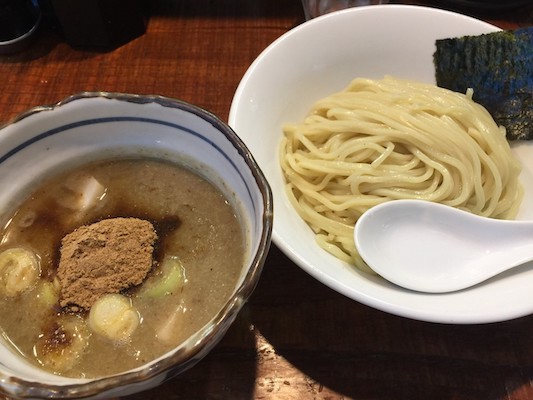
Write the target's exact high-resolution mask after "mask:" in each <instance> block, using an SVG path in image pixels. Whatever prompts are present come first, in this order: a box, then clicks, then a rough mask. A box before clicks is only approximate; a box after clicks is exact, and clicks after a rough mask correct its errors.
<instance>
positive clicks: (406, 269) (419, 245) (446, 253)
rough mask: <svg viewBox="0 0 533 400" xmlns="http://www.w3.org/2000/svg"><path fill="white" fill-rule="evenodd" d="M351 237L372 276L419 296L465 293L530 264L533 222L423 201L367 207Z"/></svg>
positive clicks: (400, 201) (396, 202)
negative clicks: (485, 214) (491, 279)
mask: <svg viewBox="0 0 533 400" xmlns="http://www.w3.org/2000/svg"><path fill="white" fill-rule="evenodd" d="M354 239H355V245H356V247H357V249H358V251H359V254H360V255H361V257H362V258H363V260H365V262H366V263H367V264H368V265H369V266H370V267H371V268H372V269H373V270H374V271H375V272H376V273H378V274H379V275H381V276H382V277H383V278H385V279H387V280H389V281H390V282H392V283H395V284H397V285H399V286H402V287H404V288H407V289H412V290H416V291H420V292H429V293H443V292H452V291H456V290H460V289H465V288H467V287H470V286H473V285H475V284H477V283H480V282H483V281H484V280H486V279H488V278H491V277H493V276H495V275H497V274H500V273H502V272H504V271H506V270H508V269H510V268H514V267H516V266H519V265H522V264H524V263H526V262H527V261H530V260H533V222H529V221H507V220H498V219H492V218H486V217H480V216H477V215H474V214H471V213H469V212H466V211H461V210H458V209H456V208H453V207H449V206H445V205H442V204H438V203H432V202H428V201H422V200H394V201H390V202H387V203H383V204H380V205H378V206H375V207H373V208H371V209H370V210H368V211H367V212H365V213H364V214H363V215H362V216H361V217H360V218H359V220H358V221H357V223H356V225H355V230H354Z"/></svg>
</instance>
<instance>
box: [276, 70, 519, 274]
mask: <svg viewBox="0 0 533 400" xmlns="http://www.w3.org/2000/svg"><path fill="white" fill-rule="evenodd" d="M279 158H280V164H281V168H282V170H283V173H284V176H285V182H286V189H287V193H288V195H289V199H290V201H291V203H292V205H293V206H294V207H295V208H296V210H297V212H298V213H299V215H300V216H301V217H302V218H303V219H304V220H305V221H306V222H307V223H308V224H309V226H310V227H311V228H312V229H313V231H314V233H315V235H316V240H317V243H318V244H319V245H320V246H321V247H322V248H324V249H325V250H326V251H328V252H330V253H331V254H333V255H335V256H336V257H338V258H339V259H341V260H344V261H346V262H348V263H350V264H354V265H355V266H356V267H358V268H359V269H361V270H364V271H370V270H369V268H368V266H367V265H366V264H365V263H364V261H363V260H362V259H361V257H360V256H359V255H358V253H357V250H356V248H355V244H354V240H353V230H354V225H355V222H356V221H357V219H358V218H359V217H360V216H361V215H362V214H363V213H364V212H365V211H366V210H368V209H369V208H371V207H372V206H375V205H377V204H380V203H383V202H386V201H390V200H395V199H420V200H427V201H433V202H439V203H442V204H446V205H449V206H453V207H457V208H460V209H463V210H467V211H470V212H472V213H475V214H478V215H482V216H487V217H493V218H501V219H510V218H514V217H515V215H516V213H517V211H518V207H519V205H520V201H521V198H522V188H521V185H520V182H519V179H518V176H519V174H520V170H521V166H520V164H519V162H518V161H517V160H516V159H515V157H514V155H513V154H512V152H511V149H510V146H509V144H508V142H507V140H506V138H505V128H503V127H499V126H498V125H497V124H496V123H495V122H494V120H493V118H492V117H491V115H490V114H489V113H488V111H487V110H486V109H485V108H484V107H482V106H481V105H479V104H477V103H476V102H474V101H473V100H472V91H471V90H469V91H468V92H467V93H466V94H462V93H456V92H452V91H450V90H447V89H443V88H439V87H437V86H434V85H431V84H425V83H420V82H414V81H408V80H400V79H395V78H393V77H385V78H384V79H381V80H370V79H363V78H358V79H355V80H353V81H352V82H351V83H350V85H349V86H348V87H347V88H346V89H345V90H344V91H341V92H339V93H335V94H332V95H330V96H328V97H326V98H324V99H322V100H319V101H318V102H316V103H315V104H314V106H313V107H312V109H311V111H310V113H309V115H308V116H307V117H306V118H305V120H304V121H303V122H302V123H300V124H291V125H286V126H285V127H284V137H283V140H282V143H281V146H280V157H279Z"/></svg>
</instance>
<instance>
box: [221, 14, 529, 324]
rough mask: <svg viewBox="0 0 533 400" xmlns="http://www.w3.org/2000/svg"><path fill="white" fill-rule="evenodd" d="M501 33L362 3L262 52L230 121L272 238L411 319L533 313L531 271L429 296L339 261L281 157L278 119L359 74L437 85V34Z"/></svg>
mask: <svg viewBox="0 0 533 400" xmlns="http://www.w3.org/2000/svg"><path fill="white" fill-rule="evenodd" d="M497 30H499V29H498V28H497V27H495V26H492V25H490V24H488V23H485V22H482V21H479V20H476V19H473V18H470V17H467V16H464V15H460V14H456V13H452V12H448V11H443V10H439V9H434V8H428V7H418V6H405V5H378V6H369V7H356V8H351V9H347V10H343V11H338V12H334V13H331V14H326V15H324V16H321V17H318V18H316V19H313V20H310V21H307V22H305V23H303V24H302V25H300V26H298V27H296V28H294V29H293V30H291V31H289V32H288V33H286V34H285V35H283V36H281V37H280V38H279V39H278V40H276V41H275V42H274V43H272V44H271V45H270V46H269V47H268V48H267V49H265V50H264V51H263V52H262V53H261V54H260V55H259V56H258V58H257V59H256V60H255V61H254V63H253V64H252V65H251V66H250V68H249V69H248V71H247V72H246V74H245V75H244V77H243V78H242V80H241V83H240V85H239V86H238V88H237V91H236V93H235V96H234V99H233V102H232V105H231V110H230V116H229V124H230V125H231V126H232V127H233V128H234V129H235V131H236V132H237V134H238V135H239V136H240V137H241V138H242V139H243V141H244V142H245V143H246V145H247V146H248V148H249V149H250V150H251V152H252V153H253V154H254V157H255V158H256V160H257V161H258V163H259V165H260V166H261V168H262V170H263V172H264V173H265V175H266V177H267V179H268V181H269V183H270V185H271V187H272V191H273V195H274V203H275V216H274V230H273V240H274V242H275V243H276V245H277V246H279V247H280V249H281V250H282V251H283V252H284V253H285V254H287V255H288V257H290V258H291V259H292V260H293V261H294V262H295V263H296V264H298V265H299V266H300V267H301V268H303V269H304V270H305V271H307V272H308V273H310V274H311V275H312V276H314V277H315V278H317V279H318V280H320V281H321V282H323V283H324V284H326V285H327V286H329V287H331V288H333V289H334V290H336V291H338V292H340V293H342V294H344V295H346V296H348V297H350V298H352V299H355V300H357V301H360V302H362V303H364V304H367V305H370V306H372V307H375V308H378V309H381V310H384V311H388V312H391V313H394V314H398V315H402V316H406V317H410V318H415V319H421V320H428V321H435V322H447V323H451V322H455V323H476V322H490V321H497V320H502V319H509V318H513V317H517V316H521V315H525V314H528V313H530V312H533V305H532V304H531V302H530V301H529V300H527V299H528V298H530V295H529V290H530V289H529V288H528V287H527V285H531V283H532V282H531V280H533V275H531V274H529V275H528V278H529V281H528V284H527V285H525V284H524V283H523V282H521V279H523V278H524V275H523V274H522V275H520V278H517V277H516V275H512V274H511V275H510V276H506V277H505V279H503V280H502V279H500V280H495V281H491V282H488V283H486V284H484V285H482V286H479V287H476V288H473V289H471V290H468V291H463V292H458V293H455V294H445V295H423V294H419V293H415V292H410V291H407V290H403V289H401V288H399V287H396V286H393V285H391V284H389V283H388V282H386V281H385V280H383V279H382V278H380V277H377V276H371V275H368V274H365V273H361V272H359V271H357V270H356V269H355V268H353V267H351V266H350V265H348V264H346V263H343V262H341V261H339V260H337V259H336V258H334V257H333V256H331V255H330V254H328V253H326V252H325V251H324V250H322V249H321V248H319V247H318V246H317V245H316V243H315V240H314V235H313V233H312V232H311V230H310V228H309V227H308V226H307V225H306V223H305V222H303V220H302V219H301V218H300V217H299V216H298V215H297V213H296V211H295V210H294V209H293V208H292V206H291V205H290V203H289V201H288V199H287V196H286V194H285V190H284V188H283V176H282V172H281V169H280V167H279V162H278V153H279V143H280V140H281V137H282V125H283V124H284V123H288V122H292V123H297V122H300V121H302V120H303V118H304V117H305V115H306V113H307V112H308V110H309V109H310V107H311V105H312V104H313V103H314V102H315V101H316V100H318V99H320V98H322V97H324V96H326V95H329V94H331V93H334V92H336V91H340V90H342V89H344V88H345V87H346V86H347V85H348V83H349V82H350V81H351V80H352V79H354V78H356V77H366V78H375V79H379V78H383V77H384V76H385V75H393V76H396V77H399V78H407V79H414V80H418V81H423V82H428V83H435V77H434V76H435V74H434V66H433V53H434V51H435V49H436V46H435V40H437V39H443V38H449V37H457V36H463V35H477V34H482V33H488V32H494V31H497ZM515 151H517V152H518V153H521V154H523V155H522V156H520V154H519V157H521V158H522V159H526V160H527V156H526V154H531V153H530V151H531V149H530V147H529V146H528V145H526V146H525V148H520V149H518V148H517V149H515ZM529 157H531V156H529ZM526 164H527V163H526ZM529 164H531V162H529ZM531 171H533V167H531V166H527V165H526V170H525V171H524V174H523V176H524V179H523V181H525V182H524V183H525V185H526V198H527V197H528V196H529V197H530V198H531V196H532V195H533V183H532V182H533V181H532V180H531V176H532V174H531ZM528 193H529V195H528ZM528 216H529V217H531V216H533V210H525V209H523V210H522V212H521V218H526V217H528ZM517 288H518V290H516V289H517ZM502 292H503V293H507V292H512V293H513V294H512V296H510V297H509V296H507V297H506V296H502V297H503V298H505V299H504V300H502V298H501V297H499V296H495V293H498V294H499V293H502Z"/></svg>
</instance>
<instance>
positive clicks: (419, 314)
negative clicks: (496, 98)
mask: <svg viewBox="0 0 533 400" xmlns="http://www.w3.org/2000/svg"><path fill="white" fill-rule="evenodd" d="M376 27H386V29H378V28H376ZM498 30H499V28H497V27H495V26H493V25H490V24H488V23H485V22H482V21H480V20H477V19H474V18H471V17H467V16H464V15H461V14H457V13H453V12H449V11H444V10H439V9H435V8H427V7H419V6H406V5H380V6H371V7H357V8H352V9H348V10H343V11H338V12H334V13H331V14H327V15H324V16H322V17H319V18H316V19H314V20H311V21H307V22H305V23H303V24H301V25H299V26H297V27H296V28H294V29H292V30H290V31H289V32H287V33H286V34H284V35H283V36H281V37H280V38H278V39H277V40H276V41H275V42H273V43H272V44H271V45H270V46H268V47H267V48H266V49H265V50H264V51H263V52H262V53H261V54H260V55H259V56H258V57H257V59H256V60H255V61H254V62H253V64H252V65H251V66H250V68H249V69H248V71H247V72H246V73H245V75H244V76H243V78H242V80H241V82H240V84H239V86H238V88H237V90H236V93H235V96H234V99H233V102H232V105H231V110H230V116H229V123H230V125H231V126H232V127H233V129H235V131H236V132H237V133H238V134H239V135H240V137H241V138H242V139H243V141H244V142H245V143H246V144H247V146H248V147H249V148H250V149H251V151H252V153H253V154H254V156H255V158H256V159H257V160H258V163H259V164H260V165H261V168H262V170H263V171H264V172H265V175H266V177H267V179H268V180H269V183H270V185H271V187H272V190H273V194H274V203H275V216H274V227H273V241H274V243H275V244H276V245H277V246H278V247H279V248H280V249H281V250H282V251H283V252H284V253H285V254H286V255H287V256H288V257H289V258H290V259H291V260H292V261H294V263H295V264H296V265H298V266H299V267H301V268H302V269H303V270H305V271H306V272H307V273H309V274H310V275H312V276H313V277H315V278H316V279H318V280H319V281H320V282H322V283H323V284H325V285H327V286H328V287H330V288H332V289H333V290H335V291H337V292H339V293H341V294H343V295H345V296H347V297H349V298H351V299H353V300H356V301H358V302H361V303H363V304H366V305H368V306H371V307H374V308H376V309H380V310H383V311H386V312H390V313H393V314H396V315H400V316H404V317H408V318H413V319H418V320H424V321H431V322H440V323H461V324H469V323H484V322H495V321H502V320H507V319H512V318H517V317H520V316H524V315H528V314H530V313H531V312H533V304H531V302H530V301H529V300H528V299H529V298H530V295H529V293H530V285H531V284H533V268H532V267H533V265H531V264H526V265H524V266H522V267H520V268H519V269H518V270H517V271H514V272H510V273H506V274H503V275H500V276H499V277H497V278H494V279H491V280H489V281H487V282H484V283H483V284H480V285H478V286H475V287H473V288H470V289H467V290H463V291H458V292H453V293H444V294H425V293H420V292H414V291H410V290H406V289H403V288H400V287H398V286H395V285H393V284H391V283H389V282H388V281H386V280H385V279H383V278H381V277H380V276H378V275H377V274H375V273H373V272H372V271H371V270H370V269H369V268H368V267H367V266H366V264H365V263H364V261H363V260H362V259H361V258H360V257H359V256H358V254H357V251H356V249H355V245H354V241H353V227H354V224H355V222H356V221H357V218H358V216H360V215H361V214H362V213H364V212H365V211H366V210H367V209H369V208H370V207H372V206H374V205H377V204H380V203H382V202H385V201H390V200H395V199H404V198H407V199H408V198H416V199H423V200H428V201H435V202H440V203H444V204H447V205H450V206H454V207H457V208H461V209H466V210H469V211H471V212H473V213H476V214H480V215H484V216H487V217H493V218H505V219H530V218H532V217H533V208H532V207H531V206H530V205H529V203H531V201H529V200H531V199H532V198H533V175H532V172H533V165H532V163H531V162H530V161H529V159H530V155H531V153H532V152H533V149H532V148H531V146H530V145H529V143H527V142H512V143H510V142H508V141H507V140H506V138H505V131H502V129H501V128H500V127H499V126H498V125H497V124H496V123H495V122H494V120H493V119H492V117H491V115H490V114H489V113H488V112H487V110H486V109H485V108H483V107H481V106H480V105H478V104H477V103H475V102H474V101H473V100H472V93H469V92H467V93H455V92H451V91H448V90H445V89H441V88H438V87H436V84H435V82H436V80H435V67H434V64H433V54H434V53H435V49H436V45H435V42H436V40H439V39H445V38H453V37H461V36H465V35H480V34H484V33H490V32H496V31H498ZM354 126H355V127H354Z"/></svg>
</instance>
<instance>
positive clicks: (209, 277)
mask: <svg viewBox="0 0 533 400" xmlns="http://www.w3.org/2000/svg"><path fill="white" fill-rule="evenodd" d="M88 181H92V182H93V183H94V182H98V183H99V185H102V186H99V185H98V187H99V188H100V189H101V188H102V187H103V188H105V194H104V195H102V196H100V192H99V193H98V194H97V195H96V196H97V197H98V196H100V197H101V198H100V197H98V199H96V200H95V199H94V198H93V199H91V200H90V201H89V203H90V204H89V205H88V206H87V205H85V206H83V205H81V206H80V204H83V201H81V203H80V198H79V194H77V193H78V192H79V191H80V190H81V187H83V186H84V185H87V182H88ZM96 192H98V190H96ZM89 197H90V196H89ZM80 207H81V208H83V207H85V209H84V210H80ZM113 217H136V218H141V219H145V220H148V221H150V222H151V223H152V224H153V225H154V227H155V229H156V231H157V234H158V236H159V238H158V241H157V243H156V246H155V252H154V257H155V259H156V260H162V258H163V257H164V256H167V255H173V256H178V257H179V259H180V260H181V262H182V264H183V266H184V269H185V275H186V278H187V282H186V284H185V285H183V287H182V288H181V289H180V290H179V291H178V292H175V293H172V294H169V295H166V296H164V297H163V298H158V299H142V298H140V297H138V296H136V295H135V289H133V290H128V291H127V293H126V295H128V296H130V297H131V299H132V303H133V306H134V307H135V308H136V309H137V310H138V312H139V314H140V315H141V323H140V325H139V327H138V328H137V330H136V331H135V332H134V334H133V336H132V337H131V340H130V341H129V342H127V343H125V344H121V345H117V344H114V343H112V342H111V341H109V340H108V339H105V338H102V337H100V336H98V335H96V334H91V335H90V338H89V346H88V348H87V349H86V351H85V352H84V354H83V356H82V357H81V358H80V360H79V363H78V364H77V365H76V366H75V367H73V368H72V369H70V370H68V371H66V372H61V373H60V374H61V375H64V376H70V377H89V378H90V377H99V376H105V375H109V374H114V373H119V372H123V371H125V370H128V369H131V368H134V367H137V366H140V365H142V364H144V363H145V362H148V361H150V360H152V359H154V358H157V357H158V356H160V355H162V354H164V353H165V352H167V351H169V350H170V349H172V348H173V347H175V346H176V345H177V344H179V343H181V342H182V341H184V340H185V339H186V338H187V337H188V336H190V335H191V334H192V333H194V332H196V331H197V330H199V329H200V328H201V327H202V326H204V325H205V324H206V323H207V322H208V321H209V320H210V319H211V318H213V317H214V315H215V314H216V313H217V312H219V311H220V309H221V307H222V305H223V304H224V303H225V302H226V301H227V300H228V298H229V297H230V296H231V294H232V293H233V291H234V289H235V286H236V284H237V282H238V280H239V277H240V273H241V269H242V265H243V259H244V254H245V240H244V234H243V230H242V227H241V224H240V222H239V218H238V217H237V215H236V212H235V209H234V208H233V207H232V205H231V203H230V202H229V201H228V200H227V199H226V198H225V197H224V195H223V194H222V193H221V192H220V191H219V190H218V189H217V188H216V187H215V186H214V185H213V184H211V183H210V182H208V181H207V180H205V179H203V178H202V177H200V176H199V175H197V174H196V173H193V172H191V171H189V170H187V169H185V168H183V167H181V166H178V165H175V164H172V163H167V162H161V161H155V160H151V159H122V160H107V161H99V162H94V163H90V164H88V165H84V166H83V167H79V168H77V169H74V170H71V171H68V172H66V173H63V174H61V175H60V176H56V177H53V178H51V179H50V180H47V181H46V182H44V183H43V184H39V185H38V187H37V188H36V190H35V191H34V192H33V194H32V195H31V196H30V197H29V198H27V199H26V200H24V201H23V203H22V204H21V205H20V207H18V209H17V210H16V212H14V213H13V215H11V216H9V217H8V218H6V220H5V221H3V222H4V224H5V227H4V228H3V229H2V230H1V231H0V251H3V250H4V249H6V248H10V247H16V246H22V247H26V248H29V249H32V250H33V251H35V253H36V254H37V255H38V257H39V259H40V262H41V269H42V273H41V278H40V279H42V280H43V279H44V280H50V281H52V280H53V279H54V277H55V274H56V269H57V266H58V262H59V258H60V243H61V239H62V238H63V237H64V236H65V235H66V234H67V233H70V232H72V231H73V230H75V229H76V228H78V227H79V226H81V225H87V224H91V223H93V222H97V221H99V220H102V219H105V218H113ZM8 221H9V222H8ZM2 226H4V225H2ZM36 293H37V290H36V289H33V290H30V291H27V292H25V293H23V294H22V295H19V296H17V297H11V298H9V297H5V298H4V297H2V296H0V329H1V332H2V334H3V336H4V338H5V339H6V340H7V341H9V342H11V343H12V344H13V345H14V347H15V348H16V350H17V351H18V352H20V353H21V354H23V355H24V356H25V357H27V358H28V360H30V361H31V362H33V363H36V364H38V362H37V360H36V359H35V357H34V355H33V347H34V344H35V342H36V340H37V338H38V337H39V335H41V334H42V333H43V331H44V330H45V329H47V327H49V326H50V324H51V321H53V320H54V318H57V315H58V313H61V312H63V313H64V310H61V309H60V307H59V305H55V306H53V307H51V308H50V307H43V303H42V302H41V300H40V298H39V296H38V295H37V294H36ZM82 316H83V317H84V318H85V317H86V313H85V314H84V315H82ZM165 326H166V327H167V328H166V331H165V333H164V335H163V334H162V333H161V332H162V330H165V329H164V328H163V327H165ZM169 327H170V328H169ZM160 336H161V337H162V336H165V340H159V337H160ZM169 337H170V339H169ZM51 372H54V373H58V372H57V371H51Z"/></svg>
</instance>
